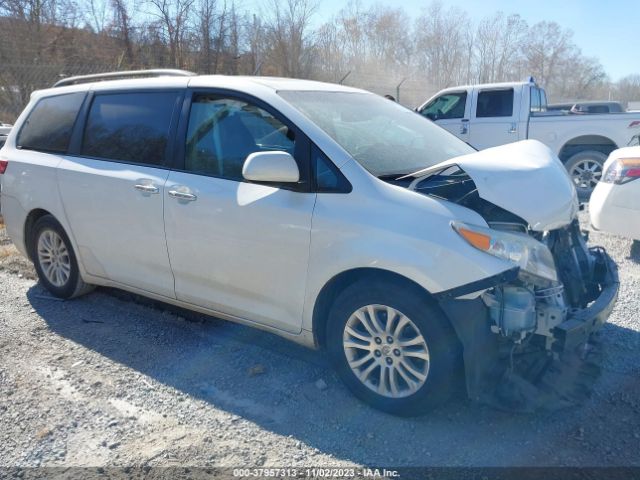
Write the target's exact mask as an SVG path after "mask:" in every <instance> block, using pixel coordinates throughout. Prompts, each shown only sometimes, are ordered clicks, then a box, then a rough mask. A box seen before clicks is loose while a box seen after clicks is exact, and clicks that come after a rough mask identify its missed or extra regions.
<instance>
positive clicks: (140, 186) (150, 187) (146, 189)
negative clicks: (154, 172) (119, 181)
mask: <svg viewBox="0 0 640 480" xmlns="http://www.w3.org/2000/svg"><path fill="white" fill-rule="evenodd" d="M133 188H135V189H136V190H140V191H141V192H144V193H158V192H159V191H160V190H159V189H158V187H156V186H155V185H145V184H141V183H137V184H135V185H134V186H133Z"/></svg>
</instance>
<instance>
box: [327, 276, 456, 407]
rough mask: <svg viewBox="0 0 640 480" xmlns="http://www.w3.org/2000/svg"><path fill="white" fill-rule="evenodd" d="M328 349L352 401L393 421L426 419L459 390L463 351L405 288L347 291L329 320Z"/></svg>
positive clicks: (364, 285) (365, 285)
mask: <svg viewBox="0 0 640 480" xmlns="http://www.w3.org/2000/svg"><path fill="white" fill-rule="evenodd" d="M372 312H373V313H372ZM372 315H373V316H374V317H375V318H374V319H372ZM387 322H390V324H388V323H387ZM376 324H377V328H376ZM403 324H404V326H402V325H403ZM398 330H399V331H398ZM372 331H373V333H372ZM378 333H379V335H378ZM326 344H327V350H328V352H329V356H330V359H331V362H332V364H333V366H334V368H335V369H336V371H337V373H338V375H339V376H340V378H341V379H342V380H343V381H344V383H345V384H346V385H347V387H348V388H349V389H350V390H351V391H352V392H353V394H354V395H355V396H356V397H358V398H359V399H361V400H363V401H364V402H366V403H368V404H369V405H371V406H372V407H374V408H376V409H378V410H382V411H384V412H387V413H391V414H394V415H400V416H414V415H420V414H423V413H426V412H428V411H429V410H432V409H433V408H435V407H436V406H438V405H440V404H441V403H443V402H444V401H445V400H447V399H448V398H449V397H450V396H451V394H452V392H453V390H454V386H455V385H456V384H457V382H456V380H457V379H456V378H455V377H456V375H458V374H459V368H458V366H459V364H460V363H459V359H460V348H459V343H458V339H457V337H456V335H455V333H454V331H453V329H452V327H451V325H450V324H449V322H448V321H447V319H446V317H445V316H444V314H443V313H442V312H441V311H440V310H439V309H438V308H437V307H436V306H434V305H432V304H431V302H430V301H429V299H428V298H427V296H426V294H425V293H424V292H422V291H420V290H419V289H418V288H411V287H410V286H407V285H405V284H398V283H395V282H381V281H359V282H357V283H354V284H353V285H351V286H349V287H347V288H346V289H345V290H343V291H342V293H341V294H340V295H339V296H338V298H337V299H336V300H335V302H334V304H333V306H332V308H331V310H330V313H329V318H328V320H327V334H326ZM354 344H355V345H357V346H356V347H353V345H354ZM407 344H411V345H407ZM365 357H366V358H365ZM383 369H386V372H384V373H383V372H382V370H383ZM394 383H395V386H394V385H393V384H394ZM381 384H382V385H381Z"/></svg>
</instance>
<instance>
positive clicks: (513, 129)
mask: <svg viewBox="0 0 640 480" xmlns="http://www.w3.org/2000/svg"><path fill="white" fill-rule="evenodd" d="M516 127H517V125H516V124H515V123H512V124H511V128H510V129H509V130H508V133H516V132H517V128H516Z"/></svg>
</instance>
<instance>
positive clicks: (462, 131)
mask: <svg viewBox="0 0 640 480" xmlns="http://www.w3.org/2000/svg"><path fill="white" fill-rule="evenodd" d="M461 122H462V123H461V124H460V134H461V135H466V134H467V133H469V120H467V119H466V118H465V119H463V120H461Z"/></svg>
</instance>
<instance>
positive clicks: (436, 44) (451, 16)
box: [414, 1, 471, 88]
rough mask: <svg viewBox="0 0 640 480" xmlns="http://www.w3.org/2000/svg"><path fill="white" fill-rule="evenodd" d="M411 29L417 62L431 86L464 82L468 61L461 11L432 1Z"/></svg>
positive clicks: (466, 31)
mask: <svg viewBox="0 0 640 480" xmlns="http://www.w3.org/2000/svg"><path fill="white" fill-rule="evenodd" d="M414 32H415V33H414V36H415V39H416V46H415V51H416V60H417V63H418V65H419V66H420V69H421V71H424V72H426V73H427V75H429V77H430V78H432V81H433V83H434V84H435V85H437V86H438V87H440V88H442V87H447V86H451V85H455V84H456V83H461V82H462V81H464V79H465V76H466V71H467V68H466V67H467V65H468V63H469V62H471V58H470V57H469V53H470V52H469V49H468V35H469V32H470V21H469V18H468V16H467V14H466V13H465V12H463V11H461V10H459V9H457V8H450V9H448V10H446V11H445V10H444V9H443V6H442V3H440V2H438V1H436V2H433V3H432V4H431V5H430V6H429V7H428V8H427V9H426V10H424V11H423V13H422V15H421V16H420V17H418V19H417V20H416V23H415V29H414Z"/></svg>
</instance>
